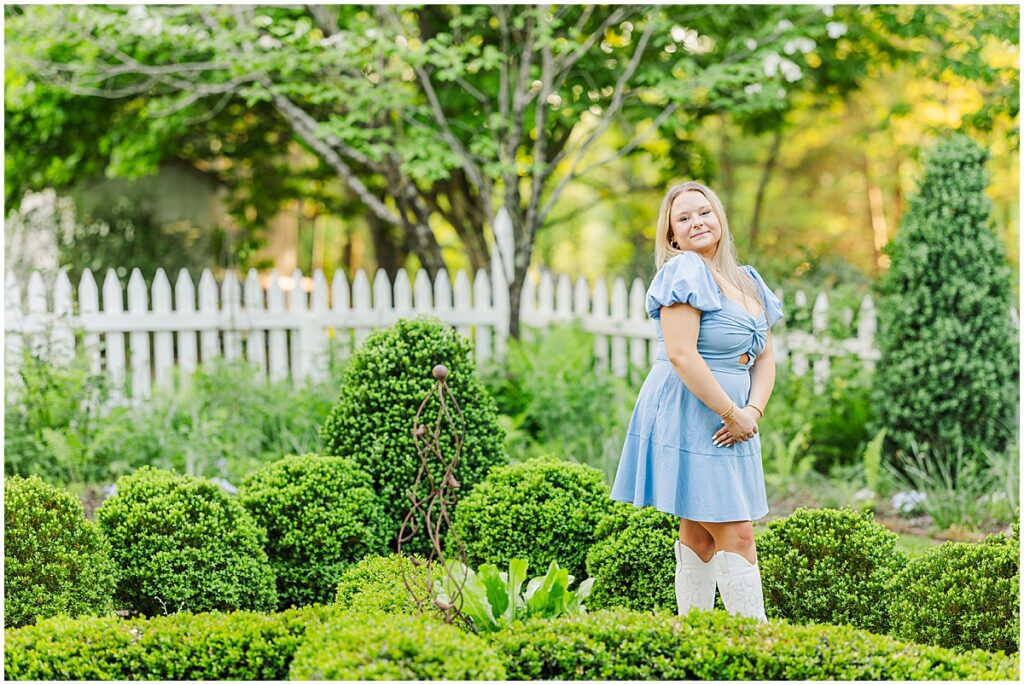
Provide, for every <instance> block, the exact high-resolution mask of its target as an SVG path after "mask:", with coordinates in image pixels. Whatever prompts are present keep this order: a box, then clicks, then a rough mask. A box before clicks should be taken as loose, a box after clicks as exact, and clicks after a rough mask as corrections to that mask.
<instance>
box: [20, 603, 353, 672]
mask: <svg viewBox="0 0 1024 685" xmlns="http://www.w3.org/2000/svg"><path fill="white" fill-rule="evenodd" d="M333 613H334V609H333V608H330V607H321V606H314V607H303V608H302V609H293V610H290V611H285V612H282V613H279V614H270V615H262V614H257V613H253V612H249V611H236V612H231V613H208V614H194V615H193V614H175V615H173V616H157V617H154V618H151V619H145V618H132V619H124V618H120V617H117V616H111V617H104V618H88V619H77V620H73V619H68V618H65V617H59V618H53V619H48V620H46V621H40V622H39V623H37V624H36V625H34V626H31V627H26V628H21V629H18V630H8V631H6V636H5V637H6V645H5V649H4V675H5V676H6V677H7V678H8V679H10V680H43V681H46V680H284V679H286V678H287V677H288V669H289V667H290V666H291V663H292V656H293V655H294V654H295V650H296V649H297V648H298V646H299V645H300V644H301V643H302V641H303V638H304V635H305V633H306V631H307V629H309V628H311V627H313V626H315V625H317V624H318V623H319V622H321V621H323V620H324V619H325V618H327V617H328V616H330V615H332V614H333Z"/></svg>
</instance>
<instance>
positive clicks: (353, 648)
mask: <svg viewBox="0 0 1024 685" xmlns="http://www.w3.org/2000/svg"><path fill="white" fill-rule="evenodd" d="M288 678H289V680H504V679H505V667H504V666H503V664H502V660H501V658H500V657H499V656H498V655H497V654H496V653H495V652H494V651H493V650H492V649H491V647H490V646H489V645H488V644H487V643H486V642H485V641H484V640H483V639H482V638H480V637H477V636H476V635H473V634H471V633H466V632H463V631H462V630H460V629H458V628H456V627H455V626H452V625H448V624H446V623H441V622H439V621H436V620H433V619H431V618H429V617H426V616H421V617H416V616H392V615H387V614H380V613H370V614H364V613H359V614H349V615H341V616H337V617H334V618H329V619H327V620H326V621H324V623H323V624H321V625H319V626H316V627H314V628H311V629H310V631H309V633H308V634H307V638H306V640H305V642H304V643H303V644H302V646H301V647H299V649H298V650H297V651H296V652H295V659H294V660H293V661H292V667H291V671H290V672H289V674H288Z"/></svg>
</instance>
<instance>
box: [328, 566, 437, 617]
mask: <svg viewBox="0 0 1024 685" xmlns="http://www.w3.org/2000/svg"><path fill="white" fill-rule="evenodd" d="M403 570H404V571H405V573H406V574H407V575H408V577H409V581H410V582H415V583H417V585H415V588H416V589H417V592H418V593H419V596H421V597H422V596H423V595H424V593H425V591H426V587H425V585H426V583H425V582H424V580H425V578H424V575H425V567H424V566H414V565H413V562H412V561H411V560H410V558H409V557H407V556H405V555H404V554H403V555H402V556H399V555H397V554H389V555H388V556H386V557H382V556H376V555H373V556H368V557H366V558H365V559H363V560H362V561H360V562H359V563H358V564H354V565H352V566H349V567H348V568H346V569H345V570H344V571H343V572H342V574H341V578H340V579H339V580H338V588H337V593H336V595H335V598H334V602H335V605H336V606H337V607H338V608H340V609H345V610H349V611H352V612H354V613H358V612H360V611H379V612H382V613H386V614H414V613H416V605H415V604H414V603H413V601H412V598H411V597H410V596H409V591H408V589H407V588H406V586H405V580H404V579H403V576H402V571H403ZM430 570H431V578H432V579H433V580H438V579H440V578H441V577H442V576H443V575H444V570H443V569H442V567H441V566H440V565H439V564H437V563H434V564H433V565H432V566H431V569H430ZM427 606H428V607H429V608H428V611H429V612H431V613H433V614H434V615H435V616H439V615H440V610H439V609H437V608H436V607H435V606H434V605H433V604H432V603H430V604H427Z"/></svg>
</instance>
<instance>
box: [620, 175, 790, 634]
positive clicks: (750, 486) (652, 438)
mask: <svg viewBox="0 0 1024 685" xmlns="http://www.w3.org/2000/svg"><path fill="white" fill-rule="evenodd" d="M655 263H656V266H657V267H658V272H657V274H656V275H655V277H654V281H653V282H652V283H651V287H650V288H649V289H648V290H647V313H648V314H649V315H650V317H651V318H652V319H653V320H654V326H655V331H656V332H657V335H658V347H657V355H656V357H657V360H656V361H655V363H654V366H653V367H652V368H651V371H650V373H649V374H648V376H647V379H646V380H645V381H644V384H643V387H642V388H641V389H640V395H639V397H637V401H636V407H635V408H634V410H633V416H632V419H631V420H630V422H629V429H628V430H627V434H626V443H625V445H624V446H623V448H622V457H621V459H620V461H619V467H618V472H617V474H616V476H615V484H614V485H613V486H612V499H615V500H619V501H623V502H630V503H632V504H633V505H635V506H638V507H643V506H652V507H654V508H656V509H658V510H660V511H664V512H667V513H669V514H672V515H674V516H678V517H679V518H680V522H679V539H678V540H677V541H676V543H675V555H676V576H675V586H676V602H677V604H678V611H679V613H680V614H683V613H685V612H686V611H688V610H689V609H690V608H691V607H694V606H696V607H699V608H701V609H705V610H710V609H711V608H712V607H713V606H714V600H715V586H716V584H717V586H718V589H719V592H720V593H721V595H722V601H723V603H724V604H725V608H726V610H727V611H729V612H730V613H733V614H741V615H744V616H752V617H755V618H757V619H758V620H760V621H762V622H766V621H767V620H768V618H767V616H766V615H765V611H764V597H763V593H762V589H761V571H760V569H759V568H758V565H757V550H756V549H755V547H754V529H753V523H752V522H753V521H754V520H756V519H759V518H761V517H763V516H764V515H765V514H767V513H768V502H767V497H766V494H765V487H764V470H763V468H762V466H761V439H760V436H759V435H758V432H757V422H758V421H759V420H760V419H761V418H762V417H763V416H764V412H765V406H766V405H767V404H768V398H769V397H770V396H771V393H772V387H773V386H774V385H775V357H774V354H773V352H772V338H771V326H772V325H773V324H774V323H775V322H776V321H778V320H779V318H781V317H782V303H781V302H780V301H779V299H778V298H777V297H776V296H775V294H774V293H772V291H771V290H770V289H769V288H768V286H767V285H765V282H764V281H763V280H762V279H761V276H760V274H758V272H757V271H756V270H754V267H752V266H750V265H745V266H743V267H740V266H739V264H738V261H737V259H736V248H735V245H734V244H733V240H732V235H731V233H730V232H729V223H728V221H727V220H726V216H725V209H724V208H723V207H722V203H721V201H720V200H719V199H718V196H717V195H715V193H714V192H713V191H712V190H711V189H710V188H708V187H706V186H704V185H702V184H700V183H696V182H688V183H682V184H680V185H677V186H675V187H673V188H672V189H670V190H669V191H668V194H667V195H666V196H665V199H664V201H663V202H662V205H661V209H660V210H659V213H658V233H657V237H656V239H655Z"/></svg>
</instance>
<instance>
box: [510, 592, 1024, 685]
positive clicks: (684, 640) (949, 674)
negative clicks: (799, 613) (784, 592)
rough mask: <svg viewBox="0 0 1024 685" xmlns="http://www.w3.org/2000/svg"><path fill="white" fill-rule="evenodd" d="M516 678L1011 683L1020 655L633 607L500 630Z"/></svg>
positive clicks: (695, 611) (858, 632) (860, 632)
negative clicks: (959, 651) (953, 649)
mask: <svg viewBox="0 0 1024 685" xmlns="http://www.w3.org/2000/svg"><path fill="white" fill-rule="evenodd" d="M491 644H493V645H494V646H495V648H496V649H497V650H499V651H500V652H501V653H502V655H503V656H504V658H505V668H506V669H507V672H508V678H509V679H510V680H641V681H642V680H934V679H940V680H941V679H949V680H960V679H970V680H975V679H977V680H1012V681H1016V680H1017V676H1018V675H1019V670H1020V666H1019V663H1018V660H1017V658H1016V657H1007V656H1006V655H1004V654H992V653H989V652H984V651H980V650H978V651H972V652H968V653H966V654H956V653H954V652H951V651H950V650H947V649H943V648H941V647H931V646H925V645H917V644H914V643H912V642H901V641H899V640H896V639H894V638H891V637H888V636H884V635H873V634H871V633H869V632H867V631H864V630H858V629H856V628H854V627H852V626H845V625H844V626H802V625H791V624H789V623H788V622H786V621H771V622H769V623H768V624H758V623H756V621H755V620H754V619H751V618H747V617H742V616H734V615H732V614H728V613H726V612H724V611H714V612H710V611H700V610H699V609H693V610H692V611H691V612H690V613H689V614H687V615H685V616H678V617H677V616H674V615H672V614H671V613H668V612H665V611H658V612H656V613H654V614H651V613H648V612H637V611H631V610H628V609H615V610H602V611H596V612H594V613H592V614H588V615H586V616H572V617H566V618H560V619H555V620H553V621H551V620H543V619H538V620H533V621H529V622H527V623H525V624H518V623H517V624H516V625H514V626H512V627H511V628H509V629H508V630H505V631H502V632H500V633H497V634H496V635H495V636H494V637H493V638H491Z"/></svg>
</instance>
